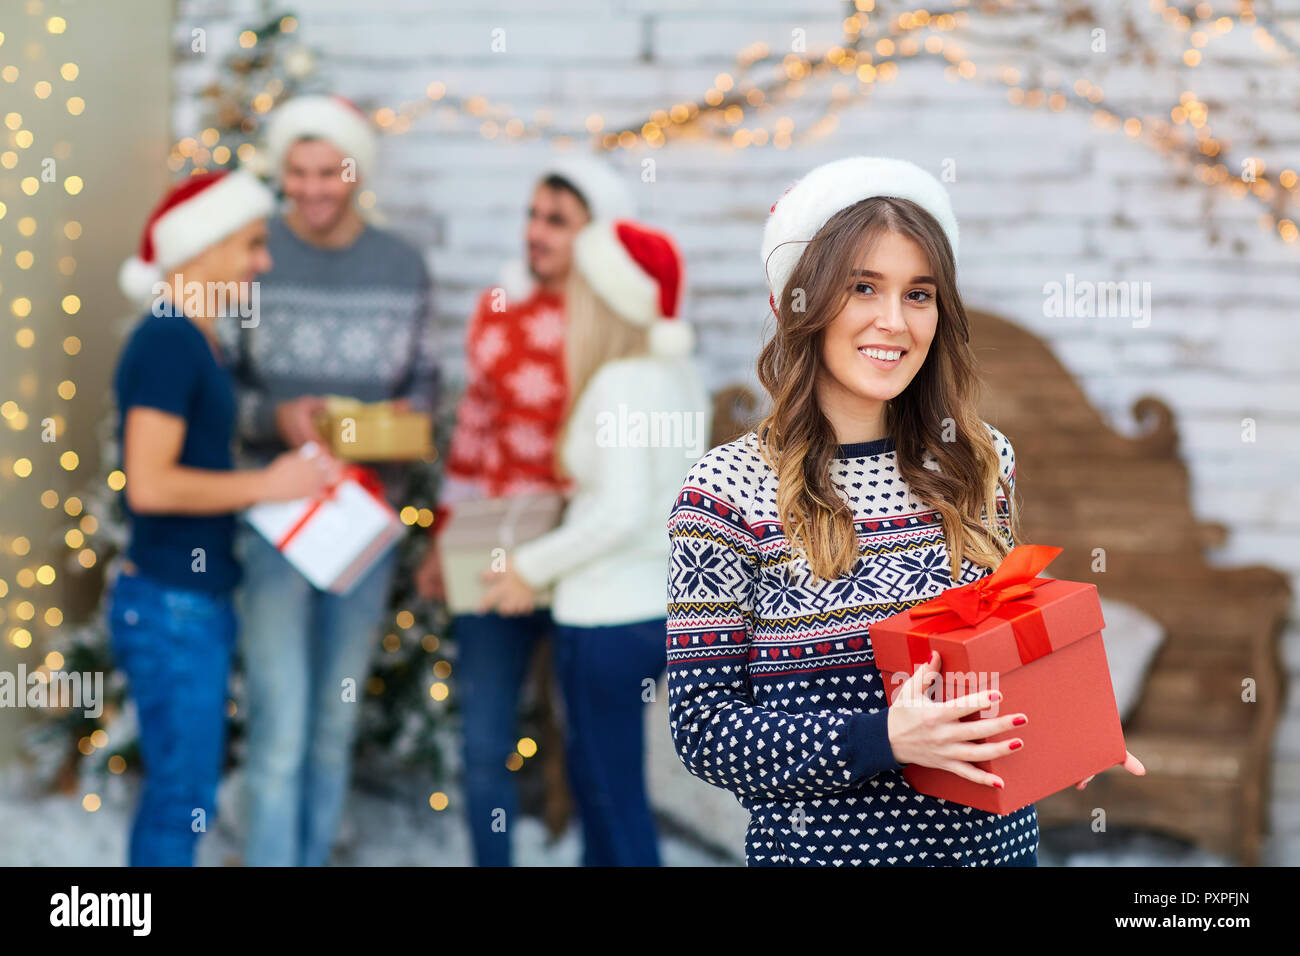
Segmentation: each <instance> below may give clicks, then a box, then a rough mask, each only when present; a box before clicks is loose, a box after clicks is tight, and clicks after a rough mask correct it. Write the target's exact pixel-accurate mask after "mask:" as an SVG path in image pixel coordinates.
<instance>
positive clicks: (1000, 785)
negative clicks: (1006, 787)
mask: <svg viewBox="0 0 1300 956" xmlns="http://www.w3.org/2000/svg"><path fill="white" fill-rule="evenodd" d="M993 786H995V787H997V788H998V789H999V790H1001V789H1002V781H1001V780H999V781H998V782H997V783H995V784H993Z"/></svg>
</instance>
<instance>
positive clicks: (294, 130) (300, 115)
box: [258, 95, 376, 180]
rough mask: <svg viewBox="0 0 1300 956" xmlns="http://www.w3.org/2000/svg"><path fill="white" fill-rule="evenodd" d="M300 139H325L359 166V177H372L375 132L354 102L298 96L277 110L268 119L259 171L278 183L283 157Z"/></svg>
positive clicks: (340, 98)
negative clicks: (370, 175)
mask: <svg viewBox="0 0 1300 956" xmlns="http://www.w3.org/2000/svg"><path fill="white" fill-rule="evenodd" d="M300 139H322V140H324V141H325V142H327V143H329V144H330V145H332V146H333V147H334V148H335V149H337V150H338V151H339V152H340V153H342V154H343V155H344V156H345V157H347V158H350V159H353V160H355V161H356V164H357V173H358V178H361V177H364V176H366V175H369V174H370V173H371V172H372V170H373V169H374V164H375V151H376V140H375V129H374V126H373V125H372V124H371V122H370V117H368V116H367V115H366V114H365V113H364V112H362V111H361V109H360V107H358V106H357V105H356V104H355V103H353V102H352V101H351V100H349V99H347V98H346V97H343V96H338V95H313V96H295V97H294V98H293V99H291V100H289V101H288V102H286V103H284V104H282V105H281V106H278V107H276V109H275V110H273V111H272V113H271V115H270V117H269V118H268V119H267V124H266V135H265V137H264V139H263V143H262V149H261V150H259V151H258V163H259V167H258V171H259V172H260V173H261V174H262V175H263V176H266V177H268V178H273V179H276V180H279V179H280V177H281V176H283V175H284V157H285V155H286V154H287V153H288V152H289V147H291V146H292V145H293V144H294V143H296V142H298V140H300Z"/></svg>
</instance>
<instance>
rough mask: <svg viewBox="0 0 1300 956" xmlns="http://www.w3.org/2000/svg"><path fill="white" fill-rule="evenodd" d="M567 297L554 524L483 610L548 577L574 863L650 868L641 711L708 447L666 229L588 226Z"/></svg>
mask: <svg viewBox="0 0 1300 956" xmlns="http://www.w3.org/2000/svg"><path fill="white" fill-rule="evenodd" d="M574 264H575V269H574V270H573V273H572V274H571V275H570V278H569V283H568V288H567V290H566V293H565V301H566V305H567V310H568V322H569V327H568V331H567V352H566V361H565V368H566V374H567V376H568V385H569V394H570V396H571V398H570V404H569V412H568V415H567V417H566V421H565V426H564V430H563V433H562V434H561V437H560V441H559V442H558V443H557V446H556V448H557V458H558V467H559V468H560V470H561V471H562V472H563V473H567V474H568V475H570V476H572V478H573V481H574V492H573V494H572V497H571V498H570V499H569V502H568V505H567V507H566V510H565V515H564V519H563V522H562V524H561V525H560V526H559V527H558V528H556V529H555V530H554V531H552V532H550V533H548V534H546V535H544V536H542V537H540V538H537V539H535V540H533V541H530V542H528V543H527V544H525V545H523V546H521V547H519V548H516V549H515V550H514V551H513V552H512V553H511V554H510V555H509V558H508V561H507V565H506V568H505V570H504V571H503V572H497V573H493V572H488V573H487V575H486V578H487V580H489V581H490V582H491V586H490V587H489V590H488V592H487V596H486V599H485V600H486V603H487V604H488V605H489V606H491V607H493V608H495V609H496V610H497V611H498V612H499V613H502V614H525V613H528V612H530V611H531V610H532V609H533V607H534V606H535V603H536V600H537V592H539V591H541V590H543V589H545V588H547V587H552V586H553V589H554V590H553V596H552V608H551V613H552V617H553V618H554V620H555V623H556V638H555V640H556V645H555V661H556V670H557V674H558V676H559V680H560V685H561V688H562V690H563V693H564V700H565V711H566V722H567V760H568V767H569V776H570V782H571V784H572V787H573V791H574V795H575V798H576V800H577V804H578V808H579V812H580V815H581V818H582V829H583V844H584V853H583V863H584V864H585V865H588V866H657V865H658V864H659V862H660V859H659V849H658V841H657V838H656V834H655V828H654V821H653V817H652V816H651V812H650V805H649V800H648V798H647V795H646V789H645V774H644V767H643V764H644V740H643V736H644V735H643V720H644V712H643V707H644V706H645V704H646V703H648V702H650V701H652V700H653V699H654V696H653V695H654V688H655V686H656V684H657V682H658V680H659V678H660V676H661V675H662V674H663V673H664V669H665V666H666V649H665V639H666V637H665V635H666V624H667V581H666V578H665V575H664V568H665V566H666V565H667V561H668V536H667V533H666V521H667V518H668V513H669V511H670V510H671V508H672V504H673V500H674V498H675V496H676V494H677V492H678V490H679V489H680V488H681V484H682V479H683V478H684V476H685V475H686V473H687V472H688V471H689V470H690V468H691V466H692V464H694V462H695V461H697V460H698V459H699V457H700V456H701V455H702V454H703V453H704V452H705V451H706V450H707V442H708V434H709V428H710V425H711V417H710V403H709V399H708V394H707V392H706V391H705V389H704V386H703V384H702V381H701V377H700V374H699V372H698V370H697V368H696V365H695V362H694V360H693V359H692V358H691V355H690V353H691V350H692V347H693V343H692V335H691V332H690V329H689V327H688V326H687V325H685V324H684V323H683V322H682V320H681V319H680V318H679V317H678V307H679V305H680V300H681V291H682V277H683V276H682V260H681V255H680V253H679V252H678V250H677V247H676V245H675V243H674V242H673V241H672V239H671V238H669V237H668V236H667V235H665V234H663V233H661V232H658V231H656V230H653V229H650V228H648V227H646V226H644V225H641V224H639V223H635V222H631V221H628V220H616V221H612V222H610V221H606V222H601V221H596V222H593V223H590V224H588V225H587V226H586V227H584V228H583V230H582V232H581V233H579V235H578V237H577V239H576V241H575V243H574Z"/></svg>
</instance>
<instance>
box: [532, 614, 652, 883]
mask: <svg viewBox="0 0 1300 956" xmlns="http://www.w3.org/2000/svg"><path fill="white" fill-rule="evenodd" d="M667 624H668V622H667V621H666V620H665V619H664V618H658V619H656V620H649V621H637V622H635V623H632V624H619V625H611V626H607V627H572V626H568V625H561V626H560V627H558V628H557V629H556V632H555V670H556V673H557V675H558V676H559V679H560V686H561V688H563V691H564V710H565V729H566V747H565V758H566V762H567V764H568V773H569V782H570V785H571V786H572V787H573V795H574V799H575V801H576V802H577V804H578V812H579V815H580V816H581V818H582V842H583V853H582V863H583V865H584V866H659V865H660V859H659V842H658V837H657V834H656V832H655V824H654V816H653V815H652V814H651V811H650V799H649V797H648V796H647V795H646V784H645V707H646V705H647V704H648V703H650V702H651V701H652V700H653V695H654V693H655V688H656V686H657V684H658V682H659V678H660V677H662V676H663V673H664V670H665V668H666V667H667V663H668V660H667V650H666V644H665V637H664V635H665V634H666V633H667ZM647 692H648V695H649V696H647Z"/></svg>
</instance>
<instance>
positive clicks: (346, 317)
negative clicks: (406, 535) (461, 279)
mask: <svg viewBox="0 0 1300 956" xmlns="http://www.w3.org/2000/svg"><path fill="white" fill-rule="evenodd" d="M268 231H269V236H268V245H269V248H270V252H271V259H272V267H271V271H269V272H267V273H264V274H263V275H262V276H260V277H259V278H260V289H259V294H260V297H261V300H260V309H259V314H258V319H257V322H256V324H255V325H251V327H249V328H244V327H243V326H242V325H241V323H240V321H238V320H237V319H233V318H232V319H229V320H227V321H223V322H220V323H218V328H219V330H220V337H221V339H222V342H223V344H224V345H225V348H226V351H227V354H228V355H229V356H230V360H231V365H232V368H233V370H234V373H235V383H236V388H237V392H238V401H239V420H238V437H239V446H240V448H239V451H240V457H241V459H242V460H243V462H244V463H245V464H247V465H250V466H256V465H262V464H265V463H266V462H268V461H270V460H271V458H273V457H274V456H275V455H277V454H278V453H280V452H281V451H283V450H284V448H285V445H284V442H283V441H282V440H281V439H280V436H279V434H278V433H277V431H276V428H275V406H276V404H277V403H278V402H282V401H285V400H287V399H291V398H297V397H299V396H302V395H327V394H329V395H348V396H351V397H353V398H357V399H360V400H361V401H366V402H374V401H384V400H387V399H393V398H409V399H410V400H411V403H412V405H413V406H414V407H417V408H422V409H424V410H428V411H433V410H436V408H437V404H438V389H439V377H438V366H437V362H436V359H435V355H434V352H433V330H432V324H431V322H432V319H431V312H432V281H431V279H430V276H429V271H428V269H427V268H426V266H425V263H424V260H423V258H422V257H421V255H420V253H419V252H418V251H417V250H416V249H415V248H414V247H413V246H411V245H410V244H408V243H407V242H405V241H404V240H402V239H399V238H398V237H397V236H395V235H393V234H392V233H389V232H387V231H384V230H381V229H376V228H375V227H373V226H371V225H369V224H367V226H366V228H365V230H364V231H363V232H362V233H361V235H360V236H359V237H358V238H357V240H356V241H355V242H354V243H353V244H352V245H350V246H348V247H347V248H344V249H322V248H319V247H317V246H313V245H311V244H309V243H306V242H303V241H302V240H301V239H299V238H298V237H297V236H296V235H294V233H293V231H292V230H291V229H290V228H289V227H288V226H287V225H286V224H285V222H284V220H283V219H282V218H278V217H277V218H274V219H272V220H271V221H270V222H269V223H268ZM379 471H380V474H381V477H382V478H383V479H384V484H385V487H386V488H387V490H388V497H389V499H390V500H392V501H394V503H396V498H397V496H399V495H400V494H401V493H402V491H403V488H402V485H403V479H404V474H403V470H402V469H401V467H400V466H392V465H386V466H384V467H382V468H380V469H379Z"/></svg>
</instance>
